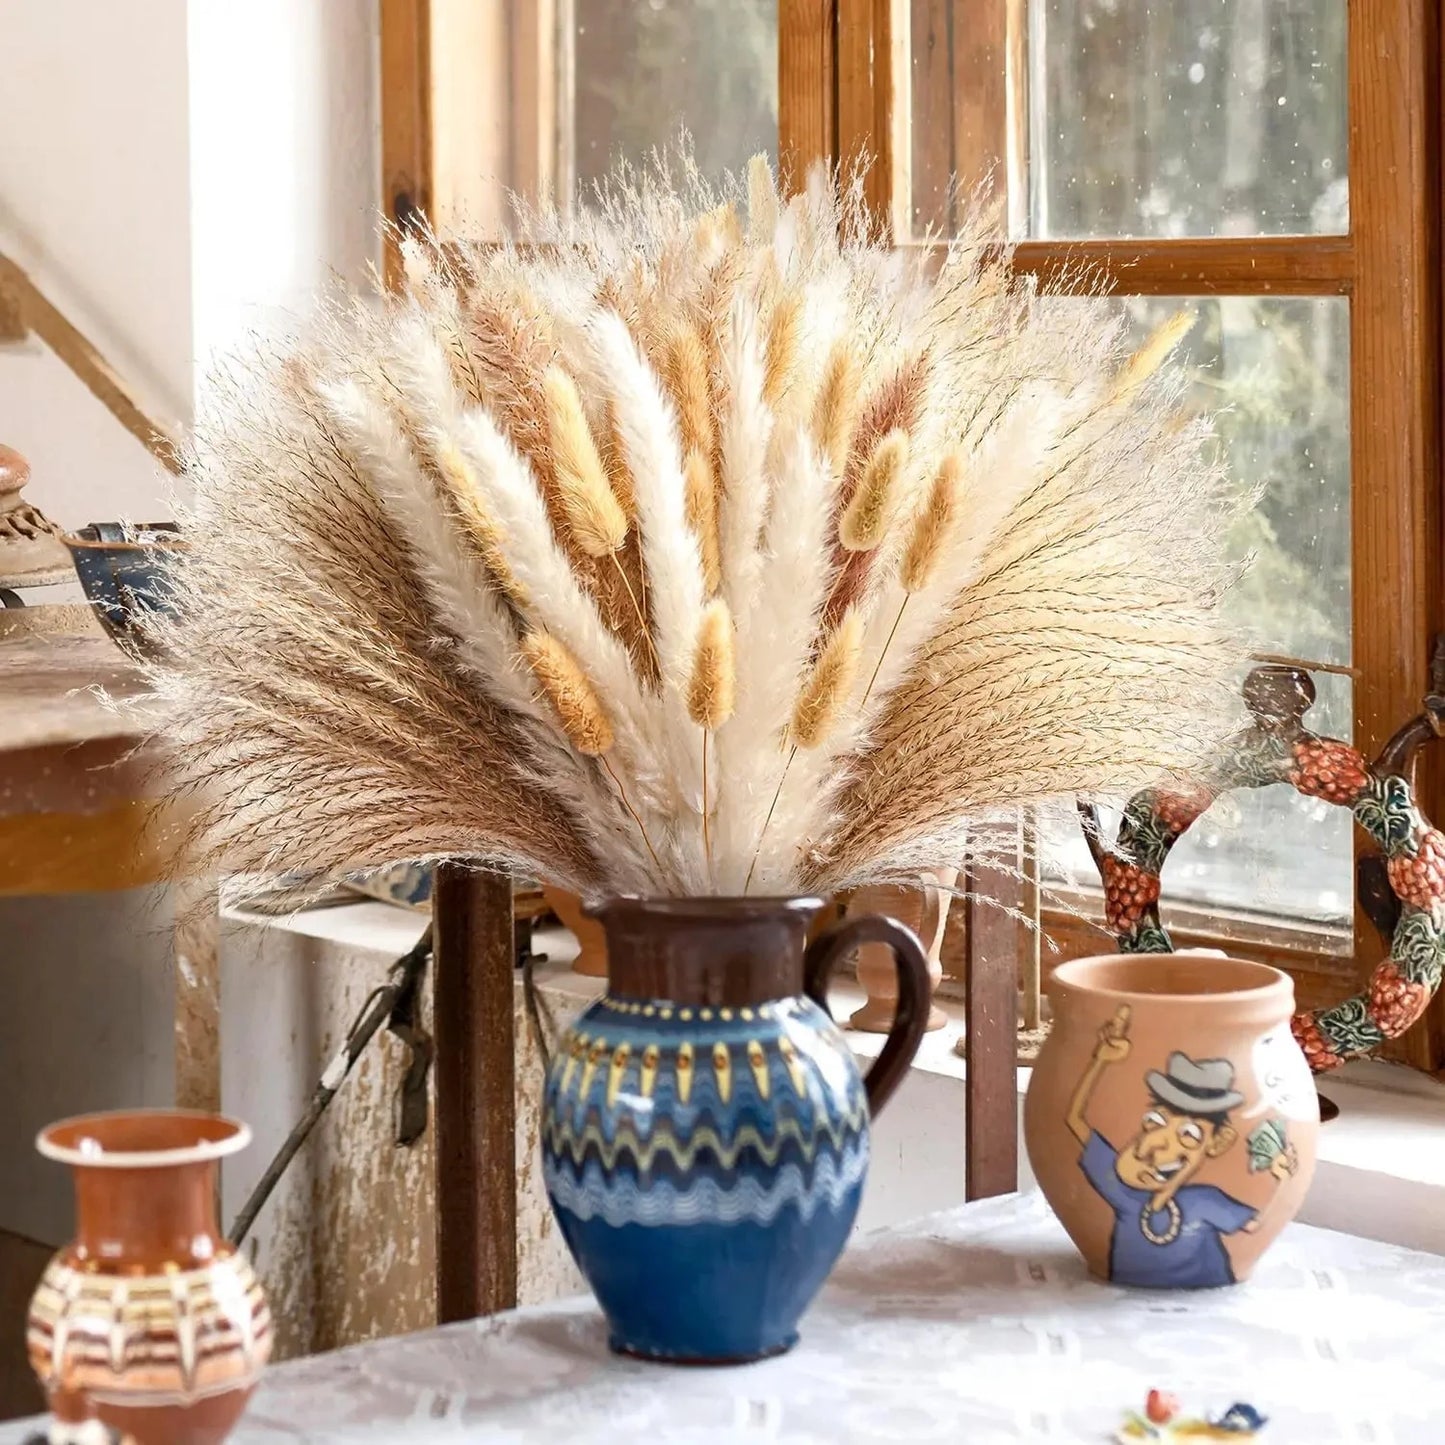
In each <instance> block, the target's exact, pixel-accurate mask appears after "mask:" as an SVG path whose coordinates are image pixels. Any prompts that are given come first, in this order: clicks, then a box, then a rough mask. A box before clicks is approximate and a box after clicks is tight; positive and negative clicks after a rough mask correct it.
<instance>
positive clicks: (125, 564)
mask: <svg viewBox="0 0 1445 1445" xmlns="http://www.w3.org/2000/svg"><path fill="white" fill-rule="evenodd" d="M65 545H66V546H67V547H69V548H70V555H71V557H72V558H73V559H74V562H75V570H76V573H77V574H78V575H79V577H80V585H81V586H82V587H83V588H84V589H85V595H86V598H87V599H88V600H89V601H90V602H91V603H92V604H93V606H94V607H95V611H96V615H97V616H98V617H99V618H100V620H101V621H102V622H103V623H104V624H105V629H106V631H107V632H109V633H110V635H111V636H112V637H113V638H115V640H116V641H117V642H120V643H123V644H127V645H130V646H135V645H137V644H138V643H139V642H140V641H141V636H140V629H139V627H138V626H137V623H138V622H139V621H140V620H141V619H142V618H144V617H145V616H146V615H147V614H150V613H155V612H170V611H171V610H172V607H173V603H172V596H171V589H170V586H169V583H168V582H167V580H166V575H165V567H166V561H167V558H168V556H170V555H171V554H173V553H174V552H175V551H176V550H177V548H180V547H183V546H184V545H185V544H184V543H183V542H182V541H181V535H180V528H179V527H177V526H176V524H175V523H174V522H146V523H140V524H130V523H125V522H92V523H91V524H90V525H89V526H88V527H82V528H80V530H79V531H77V532H73V533H71V534H70V535H69V536H67V537H66V538H65Z"/></svg>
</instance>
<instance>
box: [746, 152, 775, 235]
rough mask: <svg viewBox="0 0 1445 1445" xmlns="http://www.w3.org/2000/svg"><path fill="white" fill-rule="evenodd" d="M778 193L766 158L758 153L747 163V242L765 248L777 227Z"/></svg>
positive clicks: (770, 165)
mask: <svg viewBox="0 0 1445 1445" xmlns="http://www.w3.org/2000/svg"><path fill="white" fill-rule="evenodd" d="M778 209H779V207H778V191H777V187H776V186H775V185H774V183H773V167H772V164H771V163H770V162H769V160H768V158H767V156H765V155H763V154H761V153H759V154H758V155H755V156H754V157H753V158H752V159H751V160H750V161H749V162H748V242H749V244H751V245H754V246H766V245H768V244H769V243H770V242H771V241H772V239H773V232H774V231H775V230H776V229H777V226H778Z"/></svg>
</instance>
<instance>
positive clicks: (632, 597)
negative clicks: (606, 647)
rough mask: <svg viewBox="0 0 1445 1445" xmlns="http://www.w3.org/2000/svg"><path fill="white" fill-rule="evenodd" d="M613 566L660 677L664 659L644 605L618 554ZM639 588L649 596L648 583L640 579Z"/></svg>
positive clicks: (614, 558)
mask: <svg viewBox="0 0 1445 1445" xmlns="http://www.w3.org/2000/svg"><path fill="white" fill-rule="evenodd" d="M611 556H612V565H613V566H614V567H615V568H616V569H617V578H618V580H619V581H620V582H621V583H622V589H623V591H624V592H626V593H627V600H628V601H629V602H630V603H631V604H632V610H633V612H635V613H636V614H637V625H638V626H639V627H640V628H641V629H642V640H643V641H644V642H645V643H646V644H647V650H648V652H650V653H651V654H652V665H653V667H654V668H656V670H657V674H658V676H659V677H660V676H661V675H662V659H661V658H659V657H658V655H657V645H656V644H655V643H654V642H653V640H652V633H651V632H649V631H648V627H647V613H646V612H644V611H643V608H642V603H641V602H639V601H638V599H637V593H635V592H634V591H633V590H632V583H631V582H629V581H628V580H627V569H626V568H625V567H624V566H623V565H622V563H621V561H620V560H619V559H618V556H617V553H616V552H613V553H612V554H611ZM639 586H641V587H642V589H643V592H642V595H643V597H644V598H645V597H646V596H647V583H646V582H645V581H643V580H642V579H639Z"/></svg>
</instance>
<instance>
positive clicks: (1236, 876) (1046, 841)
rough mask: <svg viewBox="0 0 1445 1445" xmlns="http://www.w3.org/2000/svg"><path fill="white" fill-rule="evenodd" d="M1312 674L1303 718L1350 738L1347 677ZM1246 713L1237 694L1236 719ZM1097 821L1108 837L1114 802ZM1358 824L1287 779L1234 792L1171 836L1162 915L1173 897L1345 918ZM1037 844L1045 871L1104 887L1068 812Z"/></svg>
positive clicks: (1288, 914) (1275, 913) (1057, 880)
mask: <svg viewBox="0 0 1445 1445" xmlns="http://www.w3.org/2000/svg"><path fill="white" fill-rule="evenodd" d="M1313 676H1314V680H1315V688H1316V690H1317V698H1318V700H1317V701H1316V702H1315V705H1314V706H1313V707H1312V708H1311V709H1310V710H1309V712H1307V713H1306V714H1305V719H1304V721H1305V726H1306V727H1308V728H1309V729H1310V731H1311V732H1314V733H1318V734H1320V735H1321V736H1323V737H1335V738H1342V739H1344V740H1345V741H1349V740H1350V738H1351V735H1352V731H1353V723H1352V717H1353V707H1352V700H1351V692H1352V689H1351V685H1350V680H1349V679H1348V678H1347V677H1340V676H1338V675H1337V674H1333V673H1323V672H1316V673H1314V674H1313ZM1248 721H1249V718H1248V715H1247V714H1246V713H1245V711H1244V705H1243V703H1241V704H1240V713H1239V722H1240V726H1241V727H1244V726H1246V725H1247V724H1248ZM1101 821H1102V822H1103V825H1104V836H1105V838H1106V839H1109V840H1111V841H1112V840H1113V839H1114V838H1115V837H1117V836H1118V832H1119V812H1118V809H1105V810H1103V816H1102V819H1101ZM1353 828H1354V822H1353V819H1352V818H1351V816H1350V810H1349V809H1348V808H1339V807H1334V806H1332V805H1331V804H1329V803H1326V802H1323V801H1321V800H1320V799H1318V798H1306V797H1302V796H1301V795H1300V794H1298V793H1296V792H1295V791H1294V789H1293V788H1291V787H1289V786H1288V785H1287V784H1284V783H1276V784H1274V785H1273V786H1271V787H1268V788H1242V789H1240V790H1239V791H1237V792H1233V793H1228V794H1226V795H1225V796H1224V797H1222V798H1220V799H1219V800H1218V801H1217V802H1216V803H1215V804H1214V806H1213V807H1211V808H1210V809H1209V811H1208V812H1206V813H1205V814H1204V815H1203V816H1202V817H1201V818H1199V819H1198V820H1197V821H1196V822H1195V823H1194V825H1193V827H1191V828H1190V829H1189V831H1188V832H1187V833H1186V834H1185V835H1184V836H1183V837H1182V838H1181V839H1180V840H1179V842H1178V843H1176V844H1175V845H1174V849H1173V851H1172V852H1171V853H1170V855H1169V861H1168V862H1167V863H1166V864H1165V865H1164V876H1163V880H1162V882H1163V900H1164V904H1165V921H1166V922H1167V921H1168V905H1169V903H1171V902H1174V903H1195V904H1209V905H1212V906H1214V907H1217V908H1227V909H1230V910H1232V911H1234V910H1237V911H1239V912H1241V913H1255V914H1261V915H1265V916H1267V917H1272V918H1288V919H1300V920H1310V921H1315V922H1322V923H1332V924H1348V923H1349V921H1350V919H1351V917H1352V916H1353V909H1354V904H1353V897H1354V855H1353V849H1354V836H1353ZM1039 845H1040V861H1041V865H1042V871H1043V874H1044V877H1045V879H1046V880H1048V881H1049V882H1051V883H1053V884H1054V885H1055V886H1058V885H1060V884H1068V885H1076V884H1077V885H1081V886H1086V887H1091V888H1097V887H1098V885H1099V875H1098V873H1097V872H1096V871H1095V869H1094V865H1093V862H1092V860H1091V859H1090V857H1089V851H1088V848H1087V846H1086V845H1085V843H1084V837H1083V833H1082V831H1081V830H1080V828H1079V827H1078V825H1077V823H1075V822H1074V820H1072V819H1070V818H1068V817H1067V815H1066V814H1063V813H1060V814H1058V815H1056V816H1054V817H1053V818H1051V819H1050V820H1049V822H1048V824H1047V825H1046V827H1045V828H1044V829H1043V830H1042V831H1041V835H1040V840H1039Z"/></svg>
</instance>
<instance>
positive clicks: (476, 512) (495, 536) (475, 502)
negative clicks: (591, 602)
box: [436, 440, 528, 613]
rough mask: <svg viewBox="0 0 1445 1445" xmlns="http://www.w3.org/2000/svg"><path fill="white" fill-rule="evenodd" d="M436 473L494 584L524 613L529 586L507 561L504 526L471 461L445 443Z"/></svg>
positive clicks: (465, 532)
mask: <svg viewBox="0 0 1445 1445" xmlns="http://www.w3.org/2000/svg"><path fill="white" fill-rule="evenodd" d="M436 465H437V472H438V475H439V477H440V479H441V482H442V485H443V487H444V488H445V489H446V498H447V505H448V509H449V510H450V512H451V514H452V516H453V517H454V518H455V519H456V523H457V526H458V527H459V528H460V529H461V533H462V536H463V537H464V538H465V539H466V541H467V542H469V543H470V545H471V546H472V547H473V548H474V550H475V552H476V555H477V557H478V558H479V559H480V560H481V563H482V565H483V566H484V567H485V568H486V569H487V575H488V576H489V577H490V578H491V580H492V585H493V586H494V587H495V588H496V589H497V591H498V592H500V593H501V594H502V596H503V597H505V598H506V599H507V601H508V602H509V603H510V604H511V605H512V607H514V608H515V609H516V610H517V611H518V612H522V613H525V612H526V610H527V605H528V599H527V589H526V588H525V587H523V586H522V584H521V583H520V582H519V581H518V580H517V576H516V574H515V573H514V572H513V571H512V567H511V564H510V563H509V562H508V561H507V550H506V547H505V545H504V544H503V539H502V532H501V528H500V527H499V526H498V525H497V519H496V518H495V517H494V516H492V514H491V513H490V512H489V511H488V510H487V505H486V502H485V500H484V494H483V491H482V487H481V484H480V483H479V482H478V480H477V476H476V473H475V472H474V471H473V470H472V468H471V464H470V463H469V462H468V461H467V459H466V457H464V456H463V455H462V453H461V450H460V448H459V447H458V446H457V445H456V443H455V442H453V441H450V440H448V441H445V442H443V443H442V444H441V445H440V446H439V447H438V448H437V451H436Z"/></svg>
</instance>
